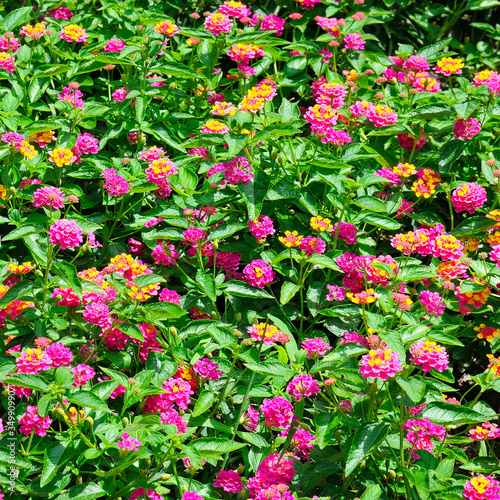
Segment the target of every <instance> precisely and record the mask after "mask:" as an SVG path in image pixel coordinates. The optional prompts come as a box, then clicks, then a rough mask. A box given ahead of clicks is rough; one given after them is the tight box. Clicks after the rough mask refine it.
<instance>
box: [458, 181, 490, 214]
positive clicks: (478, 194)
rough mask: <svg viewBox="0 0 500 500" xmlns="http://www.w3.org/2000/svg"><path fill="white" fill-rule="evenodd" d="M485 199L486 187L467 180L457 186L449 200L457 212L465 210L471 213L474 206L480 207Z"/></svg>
mask: <svg viewBox="0 0 500 500" xmlns="http://www.w3.org/2000/svg"><path fill="white" fill-rule="evenodd" d="M486 201H487V196H486V189H484V187H482V186H480V185H479V184H476V183H475V182H468V183H467V184H464V185H463V186H460V187H458V188H457V189H455V191H453V194H452V196H451V202H452V204H453V207H454V208H455V210H456V211H457V213H458V212H463V211H465V210H466V211H467V212H469V213H470V214H473V213H474V212H475V211H476V208H481V207H482V206H483V205H484V204H485V203H486Z"/></svg>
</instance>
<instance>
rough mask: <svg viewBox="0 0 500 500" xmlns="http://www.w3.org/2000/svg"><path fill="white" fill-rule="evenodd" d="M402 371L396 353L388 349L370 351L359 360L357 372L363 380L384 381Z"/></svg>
mask: <svg viewBox="0 0 500 500" xmlns="http://www.w3.org/2000/svg"><path fill="white" fill-rule="evenodd" d="M402 369H403V367H402V366H401V362H400V361H399V355H398V353H395V352H392V351H391V350H390V349H386V350H384V349H377V350H374V349H372V350H370V352H369V353H368V354H365V355H364V356H363V357H362V358H361V362H360V368H359V371H360V373H361V375H362V376H363V378H368V377H372V378H380V379H381V380H383V381H386V380H387V379H388V378H389V377H391V378H392V377H395V376H396V373H398V372H400V371H402Z"/></svg>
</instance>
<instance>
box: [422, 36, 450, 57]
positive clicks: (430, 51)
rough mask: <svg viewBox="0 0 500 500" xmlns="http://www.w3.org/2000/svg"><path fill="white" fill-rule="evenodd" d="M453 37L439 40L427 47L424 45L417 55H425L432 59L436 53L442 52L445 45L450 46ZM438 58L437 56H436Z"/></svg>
mask: <svg viewBox="0 0 500 500" xmlns="http://www.w3.org/2000/svg"><path fill="white" fill-rule="evenodd" d="M451 40H452V38H445V39H444V40H439V42H436V43H433V44H432V45H428V46H427V47H423V48H422V49H420V50H419V51H418V52H417V55H419V56H422V57H425V58H426V59H432V58H434V56H435V55H436V53H437V52H440V51H441V50H443V49H444V48H445V47H448V45H449V44H450V42H451ZM436 59H437V57H436Z"/></svg>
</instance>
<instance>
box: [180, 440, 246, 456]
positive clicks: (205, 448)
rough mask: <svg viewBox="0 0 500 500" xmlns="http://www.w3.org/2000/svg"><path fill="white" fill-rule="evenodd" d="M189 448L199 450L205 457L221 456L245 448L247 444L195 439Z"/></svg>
mask: <svg viewBox="0 0 500 500" xmlns="http://www.w3.org/2000/svg"><path fill="white" fill-rule="evenodd" d="M189 446H190V447H191V448H194V449H196V450H198V451H199V452H200V453H201V454H202V455H203V456H220V455H224V454H225V453H231V452H232V451H236V450H239V449H241V448H244V447H245V446H246V444H245V443H235V442H234V441H230V440H228V439H221V438H212V437H202V438H199V439H193V441H191V442H190V443H189Z"/></svg>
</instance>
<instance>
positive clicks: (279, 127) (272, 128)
mask: <svg viewBox="0 0 500 500" xmlns="http://www.w3.org/2000/svg"><path fill="white" fill-rule="evenodd" d="M300 132H301V130H300V129H299V128H295V127H293V126H292V125H285V124H274V125H268V126H267V127H264V128H263V129H262V130H261V131H260V132H257V133H256V134H255V136H254V138H253V139H252V141H253V142H255V143H257V142H259V141H265V140H266V139H279V138H280V137H285V136H291V135H295V134H299V133H300Z"/></svg>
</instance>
